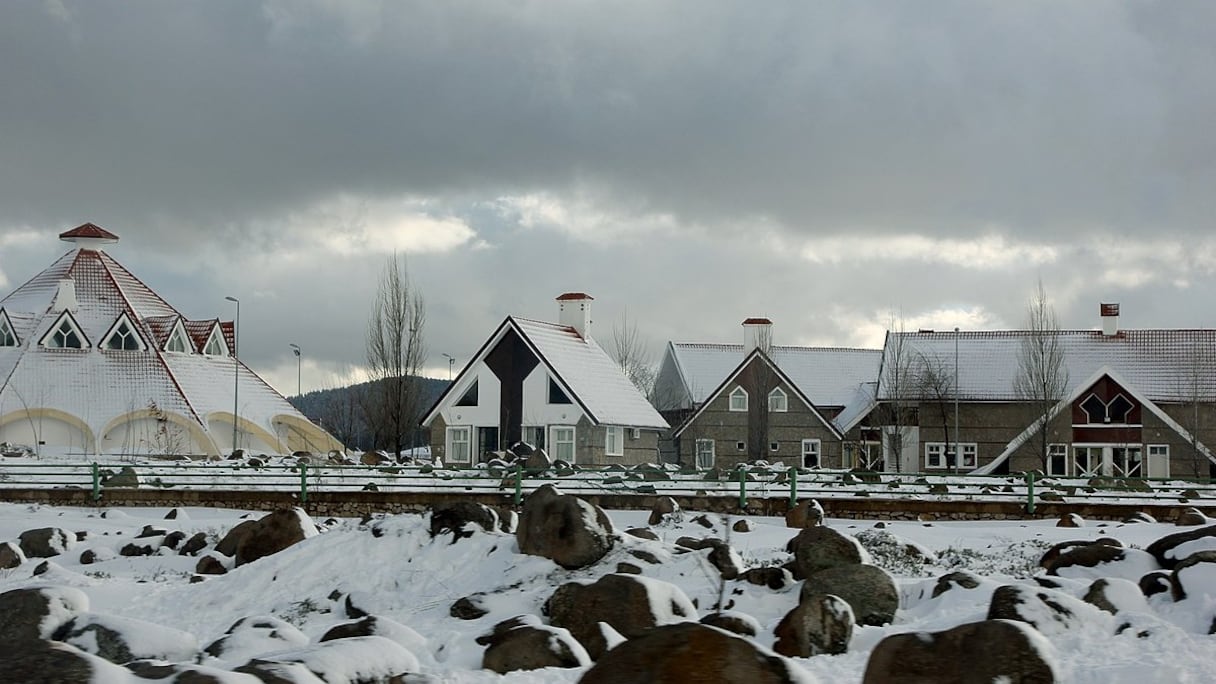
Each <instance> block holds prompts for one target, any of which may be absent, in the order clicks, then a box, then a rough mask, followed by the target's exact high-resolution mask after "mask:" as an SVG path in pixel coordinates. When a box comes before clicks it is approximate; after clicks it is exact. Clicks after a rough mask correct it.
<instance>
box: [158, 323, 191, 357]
mask: <svg viewBox="0 0 1216 684" xmlns="http://www.w3.org/2000/svg"><path fill="white" fill-rule="evenodd" d="M165 351H167V352H177V353H178V354H185V353H186V352H188V351H194V348H193V347H192V346H191V344H190V340H189V338H187V337H186V329H185V328H183V327H182V322H181V320H180V319H179V320H178V321H177V322H176V323H174V324H173V332H171V333H169V341H168V342H166V343H165Z"/></svg>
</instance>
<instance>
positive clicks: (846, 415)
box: [832, 382, 878, 434]
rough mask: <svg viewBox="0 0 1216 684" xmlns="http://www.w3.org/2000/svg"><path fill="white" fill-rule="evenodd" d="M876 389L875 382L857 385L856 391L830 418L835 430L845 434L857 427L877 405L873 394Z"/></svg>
mask: <svg viewBox="0 0 1216 684" xmlns="http://www.w3.org/2000/svg"><path fill="white" fill-rule="evenodd" d="M877 391H878V383H877V382H863V383H861V384H859V385H857V391H856V392H854V393H853V398H852V399H850V400H849V402H848V403H847V404H845V405H844V408H843V409H842V410H841V411H840V413H838V414H836V417H835V418H833V419H832V423H833V424H834V425H835V426H836V429H837V430H840V434H847V433H848V432H849V431H850V430H852V429H853V428H855V427H857V426H858V425H859V424H860V423H861V421H863V420H865V419H866V416H868V415H870V412H871V411H873V410H874V408H875V407H876V406H878V399H877V398H876V397H875V396H874V393H875V392H877Z"/></svg>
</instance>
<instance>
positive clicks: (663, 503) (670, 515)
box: [646, 496, 684, 525]
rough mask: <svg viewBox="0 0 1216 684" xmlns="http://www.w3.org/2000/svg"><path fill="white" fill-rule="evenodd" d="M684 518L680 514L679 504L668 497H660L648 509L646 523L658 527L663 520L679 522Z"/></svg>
mask: <svg viewBox="0 0 1216 684" xmlns="http://www.w3.org/2000/svg"><path fill="white" fill-rule="evenodd" d="M683 519H684V516H683V514H682V513H681V512H680V504H678V503H676V500H675V499H673V498H671V497H670V496H660V497H659V498H657V499H655V500H654V505H653V506H651V507H650V517H649V518H647V519H646V522H647V523H649V524H651V525H658V524H659V523H661V522H663V521H665V520H674V521H676V522H679V521H680V520H683Z"/></svg>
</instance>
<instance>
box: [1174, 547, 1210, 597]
mask: <svg viewBox="0 0 1216 684" xmlns="http://www.w3.org/2000/svg"><path fill="white" fill-rule="evenodd" d="M1170 595H1172V596H1173V597H1174V600H1175V601H1182V600H1183V599H1185V598H1187V597H1188V596H1192V595H1206V596H1207V597H1208V598H1209V599H1212V600H1216V551H1198V552H1196V553H1192V554H1191V555H1189V556H1187V557H1186V558H1183V559H1182V560H1181V561H1179V562H1178V564H1177V565H1175V566H1174V571H1173V572H1172V573H1170Z"/></svg>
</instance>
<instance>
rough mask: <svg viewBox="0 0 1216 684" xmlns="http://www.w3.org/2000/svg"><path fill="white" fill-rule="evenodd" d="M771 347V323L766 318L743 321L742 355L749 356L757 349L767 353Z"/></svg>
mask: <svg viewBox="0 0 1216 684" xmlns="http://www.w3.org/2000/svg"><path fill="white" fill-rule="evenodd" d="M772 346H773V322H772V321H770V320H769V319H767V318H748V319H746V320H744V321H743V353H744V354H750V353H751V352H752V350H753V349H756V348H757V347H758V348H760V349H763V350H764V353H765V354H768V353H769V350H770V348H771V347H772Z"/></svg>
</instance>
